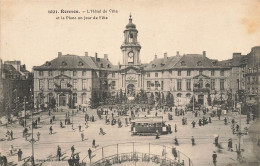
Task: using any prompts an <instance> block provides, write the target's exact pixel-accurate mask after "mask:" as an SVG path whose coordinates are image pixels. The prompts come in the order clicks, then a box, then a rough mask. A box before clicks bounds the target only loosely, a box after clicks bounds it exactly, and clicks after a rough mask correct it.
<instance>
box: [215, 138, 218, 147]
mask: <svg viewBox="0 0 260 166" xmlns="http://www.w3.org/2000/svg"><path fill="white" fill-rule="evenodd" d="M215 146H218V136H216V137H215Z"/></svg>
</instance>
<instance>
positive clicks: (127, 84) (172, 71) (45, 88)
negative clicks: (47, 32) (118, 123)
mask: <svg viewBox="0 0 260 166" xmlns="http://www.w3.org/2000/svg"><path fill="white" fill-rule="evenodd" d="M123 39H124V40H123V44H122V45H121V47H120V49H121V51H122V58H123V63H122V64H118V65H113V64H112V63H111V62H110V61H109V59H108V55H107V54H105V55H104V56H103V57H102V58H101V57H100V56H98V54H97V53H96V54H95V56H89V55H88V53H87V52H85V55H84V56H78V55H71V54H66V55H63V54H62V53H61V52H59V53H58V56H57V57H56V58H55V59H53V60H50V61H47V62H46V63H44V64H43V65H41V66H35V67H34V68H33V70H34V98H35V103H47V102H49V100H50V98H52V97H54V98H55V99H56V102H57V105H58V106H66V105H67V104H68V103H69V98H70V97H72V98H73V100H74V101H75V103H76V104H77V105H82V106H87V105H88V104H89V99H90V98H91V92H92V91H102V92H105V93H107V92H109V93H110V94H111V95H112V96H113V95H116V93H117V92H119V91H120V90H122V91H123V92H125V93H126V95H127V96H128V97H131V96H134V95H135V94H136V93H138V92H139V91H140V90H141V89H143V90H144V91H146V92H148V93H151V92H153V93H154V95H156V94H158V93H164V94H166V93H168V92H171V93H172V94H173V95H174V100H175V105H183V104H186V103H188V102H189V101H190V98H191V97H192V96H193V95H194V96H195V98H196V100H197V101H198V102H199V103H201V104H203V105H207V98H208V96H209V95H210V96H211V99H212V100H213V99H220V98H222V99H226V97H227V95H226V94H227V91H228V90H231V91H232V90H233V92H235V90H237V89H240V88H243V86H245V85H242V81H241V79H242V78H240V77H239V76H240V75H239V76H237V75H238V74H237V75H235V74H236V73H235V74H234V69H235V67H237V68H238V69H240V65H241V63H240V61H239V63H238V64H236V65H234V64H233V61H234V59H235V57H237V56H238V55H237V54H234V55H233V56H234V57H233V58H232V59H231V60H226V61H218V60H215V59H209V58H208V57H207V55H206V52H205V51H203V52H202V54H185V55H180V54H179V52H177V53H176V55H174V56H169V55H167V53H164V56H163V58H157V55H154V59H153V60H152V61H151V62H150V63H148V64H142V63H141V61H140V56H142V53H141V48H142V47H141V44H140V43H139V42H138V30H137V29H136V25H135V24H133V23H132V18H131V16H130V18H129V23H128V24H127V25H126V28H125V30H124V36H123ZM240 56H242V55H241V54H240ZM242 57H244V56H242ZM238 72H239V70H238ZM241 77H242V76H241Z"/></svg>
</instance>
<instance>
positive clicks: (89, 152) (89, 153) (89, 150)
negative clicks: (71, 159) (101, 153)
mask: <svg viewBox="0 0 260 166" xmlns="http://www.w3.org/2000/svg"><path fill="white" fill-rule="evenodd" d="M91 153H92V150H91V149H90V148H89V149H88V157H89V159H90V160H91Z"/></svg>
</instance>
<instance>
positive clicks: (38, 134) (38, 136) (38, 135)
mask: <svg viewBox="0 0 260 166" xmlns="http://www.w3.org/2000/svg"><path fill="white" fill-rule="evenodd" d="M36 135H37V139H38V141H40V136H41V134H40V132H39V131H38V133H37V134H36Z"/></svg>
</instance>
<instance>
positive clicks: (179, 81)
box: [177, 80, 181, 90]
mask: <svg viewBox="0 0 260 166" xmlns="http://www.w3.org/2000/svg"><path fill="white" fill-rule="evenodd" d="M177 90H181V80H177Z"/></svg>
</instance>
